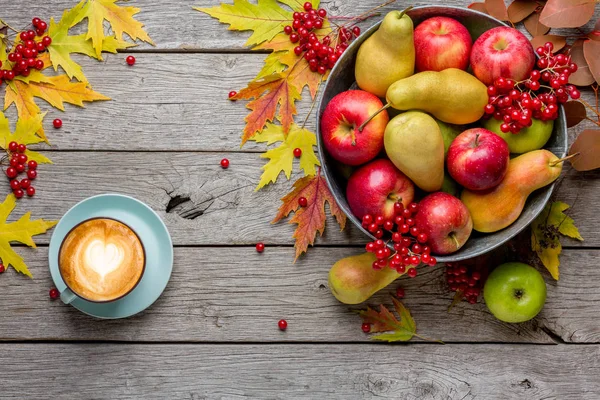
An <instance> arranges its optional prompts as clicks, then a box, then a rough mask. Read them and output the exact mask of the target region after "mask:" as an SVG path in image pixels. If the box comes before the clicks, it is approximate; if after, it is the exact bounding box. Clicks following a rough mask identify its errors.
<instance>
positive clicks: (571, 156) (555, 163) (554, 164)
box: [550, 153, 579, 167]
mask: <svg viewBox="0 0 600 400" xmlns="http://www.w3.org/2000/svg"><path fill="white" fill-rule="evenodd" d="M578 155H579V153H575V154H571V155H570V156H567V157H563V158H561V159H559V160H556V161H552V162H551V163H550V166H551V167H556V166H557V165H558V164H560V163H561V162H565V161H567V160H570V159H571V158H573V157H577V156H578Z"/></svg>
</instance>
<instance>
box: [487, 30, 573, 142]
mask: <svg viewBox="0 0 600 400" xmlns="http://www.w3.org/2000/svg"><path fill="white" fill-rule="evenodd" d="M553 48H554V46H553V44H552V43H550V42H548V43H546V44H545V45H544V46H540V47H538V48H537V49H536V53H537V55H538V56H539V57H540V58H539V59H538V60H537V67H538V68H539V70H538V69H534V70H533V71H531V74H530V76H529V78H528V79H525V80H523V81H520V82H515V81H514V80H512V79H505V78H502V77H501V78H498V79H496V81H495V82H494V84H493V85H492V86H489V87H488V96H489V103H488V105H487V106H486V107H485V114H486V117H487V118H491V117H493V118H495V119H497V120H498V121H502V124H501V125H500V130H502V132H505V133H507V132H511V133H519V131H520V130H521V129H523V128H525V127H529V126H531V124H532V118H536V119H540V120H542V121H548V120H554V119H556V118H558V105H559V104H561V103H566V102H567V101H568V100H569V97H570V98H572V99H573V100H577V99H578V98H579V97H580V96H581V93H580V92H579V90H577V88H576V87H575V86H573V85H569V84H568V83H569V76H570V75H571V74H572V73H574V72H576V71H577V64H575V63H574V62H573V60H572V59H571V56H570V55H568V54H553V53H552V50H553Z"/></svg>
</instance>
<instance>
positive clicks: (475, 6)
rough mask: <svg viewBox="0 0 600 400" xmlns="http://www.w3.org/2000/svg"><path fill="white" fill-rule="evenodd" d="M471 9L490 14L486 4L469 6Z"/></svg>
mask: <svg viewBox="0 0 600 400" xmlns="http://www.w3.org/2000/svg"><path fill="white" fill-rule="evenodd" d="M469 8H470V9H471V10H475V11H479V12H482V13H484V14H487V13H488V11H487V8H485V3H471V4H469Z"/></svg>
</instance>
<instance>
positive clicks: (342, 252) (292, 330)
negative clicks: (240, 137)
mask: <svg viewBox="0 0 600 400" xmlns="http://www.w3.org/2000/svg"><path fill="white" fill-rule="evenodd" d="M360 251H361V250H359V249H348V248H335V247H334V248H323V247H319V248H315V249H313V250H312V251H311V254H310V256H309V257H307V258H305V259H302V260H300V261H299V262H297V263H296V264H292V260H293V249H292V248H289V247H287V248H286V247H267V248H266V250H265V252H264V253H263V254H258V253H256V251H255V250H254V248H252V247H242V248H240V247H237V248H181V247H178V248H176V249H175V266H174V270H173V276H172V280H171V282H170V283H169V285H168V287H167V289H166V291H165V293H164V294H163V296H162V297H161V298H160V299H159V300H158V301H157V303H155V304H154V305H153V306H152V307H151V308H150V309H148V310H147V311H145V312H144V313H142V314H140V315H138V316H135V317H132V318H129V319H126V320H117V321H101V320H95V319H93V318H90V317H87V316H85V315H83V314H82V313H80V312H79V311H77V310H75V309H74V308H72V307H69V306H66V305H64V304H62V303H61V302H60V301H55V302H52V301H50V300H49V298H48V290H49V288H51V287H52V280H51V278H50V276H49V271H48V269H47V265H48V260H47V249H45V248H40V249H39V250H38V251H34V250H30V249H25V248H23V249H19V252H20V253H21V254H23V255H24V256H25V258H26V259H27V261H28V263H29V266H30V270H31V271H32V273H33V274H34V279H33V281H30V280H29V279H27V278H25V277H23V276H19V275H17V274H16V273H14V271H9V272H7V273H5V274H4V275H2V276H1V280H0V281H1V282H2V287H3V289H2V299H3V300H2V304H3V306H2V309H3V312H2V313H0V340H111V341H115V340H117V341H131V342H135V341H161V342H166V341H169V342H181V341H183V342H198V341H200V342H229V341H236V342H272V341H282V342H297V341H300V342H305V341H318V342H365V341H368V340H369V338H368V336H367V335H365V334H364V333H362V331H361V330H360V318H359V317H358V316H357V315H356V314H355V313H354V312H352V310H357V309H361V308H364V307H365V305H364V304H363V305H357V306H348V305H344V304H341V303H339V302H338V301H337V300H336V299H335V298H334V297H333V296H332V294H331V293H330V291H329V289H328V284H327V275H328V272H329V268H330V267H331V265H332V264H333V262H334V261H335V260H337V259H341V258H343V257H347V256H349V255H352V254H357V253H359V252H360ZM492 262H494V261H492ZM496 262H500V261H499V260H498V261H496ZM599 263H600V251H599V250H566V251H565V252H564V254H563V256H562V265H561V280H560V281H559V282H553V281H552V279H551V278H550V277H549V275H548V274H547V273H544V275H545V277H546V282H547V283H548V302H547V304H546V307H545V308H544V310H543V311H542V313H541V314H540V315H539V316H538V317H537V318H535V319H534V320H533V321H531V322H528V323H523V324H505V323H502V322H500V321H498V320H496V319H495V318H494V317H493V316H492V315H491V314H490V313H489V311H488V310H487V308H486V307H485V305H484V304H477V305H468V304H467V303H461V304H459V305H457V306H456V307H454V308H453V309H452V310H451V311H450V312H448V311H447V309H448V306H449V305H450V303H451V300H452V293H450V292H448V291H447V289H446V285H445V283H444V270H445V269H444V268H443V267H442V266H438V267H437V268H421V269H420V271H421V272H420V274H419V275H418V276H417V278H415V279H409V278H401V279H399V280H398V281H397V282H395V283H393V284H392V285H390V286H389V287H388V288H386V289H384V290H382V291H381V292H380V293H379V294H378V295H376V296H375V297H373V298H372V299H370V300H369V301H368V304H370V305H372V306H375V305H378V304H381V303H385V304H388V305H390V303H391V298H390V296H391V295H392V294H393V293H394V292H395V290H396V288H397V287H398V286H401V287H403V288H404V289H405V291H406V299H405V300H404V301H405V304H406V305H407V307H409V308H410V310H411V312H412V313H413V316H414V318H415V320H416V323H417V328H418V332H419V333H420V334H422V335H424V336H426V337H430V338H435V339H441V340H443V341H445V342H519V343H545V344H548V343H554V339H555V338H557V337H560V339H562V340H564V341H566V342H578V343H599V342H600V326H599V325H598V323H597V319H596V316H597V315H598V314H599V313H600V294H599V293H598V291H597V289H596V288H597V282H599V281H600V271H599V270H598V268H597V265H598V264H599ZM280 318H285V319H286V320H287V321H288V323H289V328H288V330H287V331H286V332H285V333H282V332H280V331H279V330H278V329H277V320H279V319H280Z"/></svg>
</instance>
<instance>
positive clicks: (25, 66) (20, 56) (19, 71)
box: [0, 17, 52, 85]
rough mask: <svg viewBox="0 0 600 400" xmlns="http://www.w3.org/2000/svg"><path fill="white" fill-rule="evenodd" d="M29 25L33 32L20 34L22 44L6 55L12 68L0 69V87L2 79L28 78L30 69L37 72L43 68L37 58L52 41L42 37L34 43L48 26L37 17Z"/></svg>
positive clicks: (0, 64) (47, 37)
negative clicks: (31, 26) (31, 25)
mask: <svg viewBox="0 0 600 400" xmlns="http://www.w3.org/2000/svg"><path fill="white" fill-rule="evenodd" d="M31 23H32V24H33V27H34V28H35V30H32V29H30V30H27V31H23V32H21V33H20V34H19V39H20V40H21V42H22V43H19V44H17V45H16V46H15V47H14V50H13V51H12V52H11V53H8V61H10V62H11V63H12V67H11V68H5V69H0V85H1V84H2V80H3V79H4V80H7V81H12V80H13V79H14V78H15V76H19V75H21V76H29V74H30V72H31V69H32V68H35V69H37V70H39V71H41V70H42V69H43V68H44V62H43V61H42V60H40V59H38V56H39V55H40V54H41V53H43V52H44V51H46V49H47V48H48V46H50V44H51V43H52V39H51V38H50V36H44V37H42V38H41V39H40V40H39V41H36V40H35V38H36V37H39V36H42V35H43V34H44V32H46V29H47V28H48V24H46V22H44V21H42V20H41V19H39V18H37V17H36V18H34V19H33V20H31ZM0 67H2V62H0ZM5 67H7V66H5Z"/></svg>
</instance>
